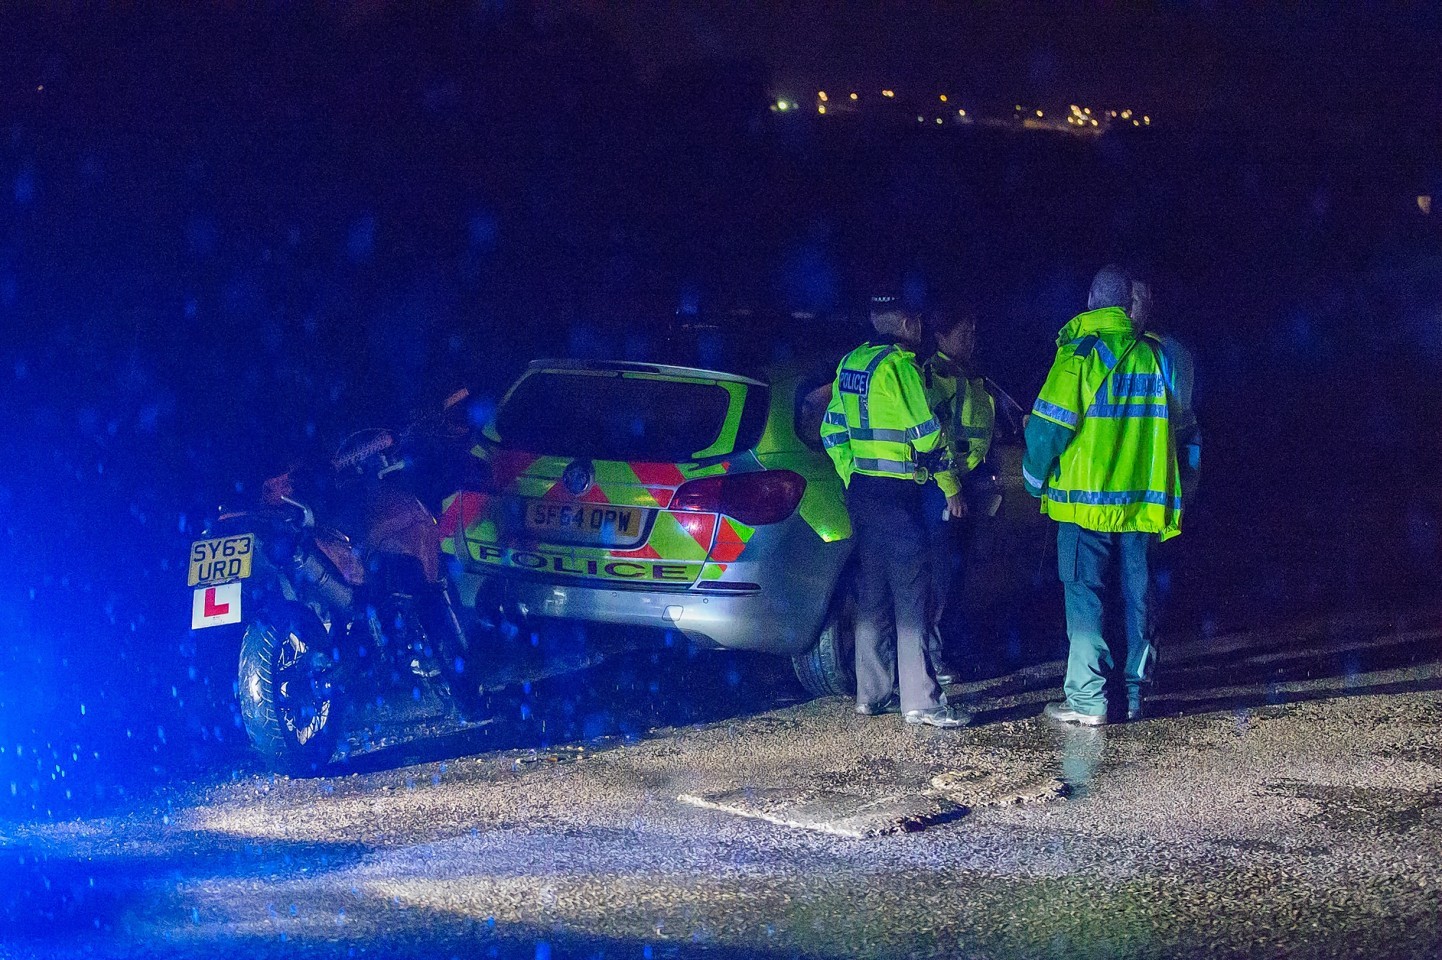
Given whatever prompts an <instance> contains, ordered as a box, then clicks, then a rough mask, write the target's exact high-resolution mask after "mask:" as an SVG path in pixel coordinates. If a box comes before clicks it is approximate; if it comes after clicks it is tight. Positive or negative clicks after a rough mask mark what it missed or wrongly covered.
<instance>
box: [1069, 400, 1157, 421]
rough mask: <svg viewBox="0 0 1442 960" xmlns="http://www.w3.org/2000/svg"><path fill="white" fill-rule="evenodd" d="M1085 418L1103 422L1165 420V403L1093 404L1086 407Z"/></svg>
mask: <svg viewBox="0 0 1442 960" xmlns="http://www.w3.org/2000/svg"><path fill="white" fill-rule="evenodd" d="M1087 416H1089V417H1098V418H1100V419H1103V420H1124V419H1127V418H1129V417H1156V418H1157V419H1158V420H1165V419H1167V405H1166V404H1165V403H1093V404H1092V405H1091V406H1090V407H1087Z"/></svg>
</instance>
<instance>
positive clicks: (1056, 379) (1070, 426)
mask: <svg viewBox="0 0 1442 960" xmlns="http://www.w3.org/2000/svg"><path fill="white" fill-rule="evenodd" d="M1170 410H1171V396H1170V385H1169V384H1168V383H1167V376H1166V372H1165V370H1164V367H1163V364H1162V360H1161V357H1160V352H1159V351H1158V350H1157V349H1156V348H1154V347H1153V346H1152V344H1151V343H1150V342H1149V341H1147V340H1146V339H1140V340H1139V339H1138V338H1137V337H1136V335H1135V334H1134V333H1133V331H1132V322H1131V318H1129V317H1128V316H1127V314H1126V311H1124V310H1122V309H1121V308H1120V307H1107V308H1104V309H1102V310H1090V311H1088V312H1086V313H1083V314H1081V315H1080V316H1078V317H1076V318H1074V319H1073V320H1072V321H1071V322H1070V323H1068V324H1067V325H1066V326H1065V327H1063V328H1062V330H1061V333H1060V334H1058V335H1057V354H1056V361H1055V362H1054V363H1053V364H1052V368H1051V372H1050V373H1049V374H1047V378H1046V383H1045V384H1043V385H1042V388H1041V394H1040V395H1039V396H1038V397H1037V399H1036V404H1035V405H1034V406H1033V407H1032V410H1031V419H1030V421H1029V422H1028V423H1027V428H1026V458H1025V459H1024V460H1023V461H1022V479H1023V481H1024V482H1025V484H1026V488H1027V491H1028V492H1029V493H1031V494H1032V496H1039V497H1040V498H1041V509H1042V512H1043V513H1045V514H1047V515H1048V516H1050V517H1051V518H1052V519H1053V520H1058V521H1062V522H1068V523H1075V524H1077V525H1078V526H1081V527H1084V528H1086V529H1088V530H1096V531H1100V532H1104V533H1129V532H1137V533H1155V534H1158V535H1159V536H1160V538H1161V539H1163V540H1166V539H1168V538H1170V537H1174V536H1176V535H1177V534H1179V533H1181V527H1182V487H1181V478H1180V474H1179V472H1178V468H1177V445H1176V434H1175V429H1174V426H1173V424H1172V421H1171V413H1170Z"/></svg>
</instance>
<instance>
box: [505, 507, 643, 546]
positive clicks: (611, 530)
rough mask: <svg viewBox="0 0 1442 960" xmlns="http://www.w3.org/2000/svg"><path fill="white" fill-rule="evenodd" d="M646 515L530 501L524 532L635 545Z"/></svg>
mask: <svg viewBox="0 0 1442 960" xmlns="http://www.w3.org/2000/svg"><path fill="white" fill-rule="evenodd" d="M645 513H646V511H644V510H642V509H641V508H639V507H617V506H612V505H611V504H604V503H548V502H546V501H544V500H532V501H530V502H529V503H528V504H527V505H526V529H527V530H529V531H530V532H531V533H545V534H560V535H561V537H562V538H564V539H566V540H569V541H572V542H579V543H587V544H595V545H597V546H611V545H613V544H618V543H634V542H636V541H637V540H638V539H640V536H641V524H642V522H643V521H644V520H645Z"/></svg>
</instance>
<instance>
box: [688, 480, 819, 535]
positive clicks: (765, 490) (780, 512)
mask: <svg viewBox="0 0 1442 960" xmlns="http://www.w3.org/2000/svg"><path fill="white" fill-rule="evenodd" d="M805 492H806V478H805V477H803V476H801V474H799V473H792V472H791V471H790V470H759V471H757V472H755V473H734V474H730V475H729V476H725V477H704V478H702V479H700V480H691V481H688V482H687V483H683V484H682V485H681V486H680V488H679V489H677V491H676V496H675V497H674V498H672V500H671V509H672V510H680V511H685V512H688V513H724V514H725V515H726V516H728V517H734V518H736V519H737V520H740V521H741V522H742V523H745V524H749V525H750V526H753V527H754V526H759V525H761V524H765V523H780V522H781V521H782V520H785V519H786V518H787V517H789V516H791V514H793V513H795V512H796V505H797V504H799V503H800V502H801V495H802V494H803V493H805Z"/></svg>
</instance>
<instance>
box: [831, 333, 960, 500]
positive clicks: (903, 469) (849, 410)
mask: <svg viewBox="0 0 1442 960" xmlns="http://www.w3.org/2000/svg"><path fill="white" fill-rule="evenodd" d="M821 443H822V445H823V446H825V447H826V452H827V453H828V454H829V455H830V456H831V459H832V461H833V462H834V463H835V464H836V472H837V473H839V474H841V480H842V482H843V483H845V484H846V485H847V486H850V485H851V476H852V474H854V473H860V474H865V475H866V476H871V477H897V478H900V479H904V480H919V481H922V482H925V481H926V479H927V477H928V474H929V471H928V470H927V469H926V468H925V467H923V466H922V465H921V464H919V463H918V462H917V455H918V454H930V453H933V452H937V453H940V452H942V451H944V450H945V446H944V442H943V439H942V432H941V424H940V423H938V422H937V420H936V418H935V417H933V416H932V415H931V410H930V408H928V407H927V404H926V389H925V388H924V387H923V386H922V383H921V371H920V370H918V369H917V367H916V355H915V354H913V353H911V351H909V350H905V349H903V348H901V347H899V346H896V345H895V344H882V345H881V346H876V345H874V344H870V343H867V344H863V345H862V346H859V347H857V348H856V349H855V350H853V351H851V352H850V353H848V354H847V355H846V356H845V357H843V358H842V360H841V364H840V365H839V366H838V367H837V368H836V380H835V381H834V382H833V383H832V385H831V402H830V403H828V404H827V405H826V416H825V417H824V418H823V419H822V421H821ZM938 459H939V458H938ZM934 473H935V479H936V484H937V486H939V487H941V490H942V492H943V493H945V494H946V495H947V496H948V497H950V496H952V495H954V494H955V493H956V492H957V491H958V490H959V489H960V487H959V486H958V484H957V482H956V478H955V477H954V476H953V475H952V473H951V471H950V470H949V469H938V470H936V471H935V472H934Z"/></svg>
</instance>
